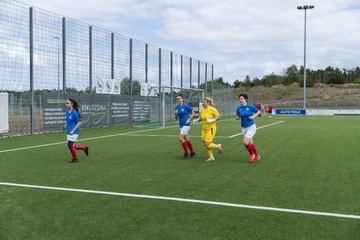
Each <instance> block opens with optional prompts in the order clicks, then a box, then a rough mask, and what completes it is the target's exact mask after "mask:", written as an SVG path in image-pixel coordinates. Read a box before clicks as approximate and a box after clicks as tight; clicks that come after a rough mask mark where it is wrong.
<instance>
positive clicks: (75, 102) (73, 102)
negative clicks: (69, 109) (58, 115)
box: [68, 98, 81, 118]
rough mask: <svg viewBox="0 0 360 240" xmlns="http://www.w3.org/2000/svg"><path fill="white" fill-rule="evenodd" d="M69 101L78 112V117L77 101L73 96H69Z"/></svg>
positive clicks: (78, 106)
mask: <svg viewBox="0 0 360 240" xmlns="http://www.w3.org/2000/svg"><path fill="white" fill-rule="evenodd" d="M68 100H69V101H70V102H72V105H73V108H74V109H75V110H76V111H77V112H78V114H79V118H81V114H80V111H79V108H80V105H79V104H78V103H77V101H76V100H75V99H73V98H69V99H68Z"/></svg>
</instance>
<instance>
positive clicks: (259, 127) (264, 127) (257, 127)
mask: <svg viewBox="0 0 360 240" xmlns="http://www.w3.org/2000/svg"><path fill="white" fill-rule="evenodd" d="M283 122H285V121H279V122H275V123H271V124H267V125H264V126H261V127H256V129H261V128H266V127H269V126H272V125H276V124H279V123H283ZM240 135H242V133H238V134H235V135H232V136H230V137H229V138H234V137H236V136H240Z"/></svg>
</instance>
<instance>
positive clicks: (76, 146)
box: [73, 144, 85, 150]
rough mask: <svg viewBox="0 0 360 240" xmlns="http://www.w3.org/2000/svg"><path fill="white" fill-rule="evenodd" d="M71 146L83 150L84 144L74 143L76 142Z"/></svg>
mask: <svg viewBox="0 0 360 240" xmlns="http://www.w3.org/2000/svg"><path fill="white" fill-rule="evenodd" d="M73 146H74V147H75V149H76V150H85V147H84V146H81V145H76V144H74V145H73Z"/></svg>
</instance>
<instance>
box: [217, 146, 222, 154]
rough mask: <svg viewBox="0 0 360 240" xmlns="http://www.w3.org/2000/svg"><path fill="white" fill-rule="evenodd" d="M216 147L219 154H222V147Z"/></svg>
mask: <svg viewBox="0 0 360 240" xmlns="http://www.w3.org/2000/svg"><path fill="white" fill-rule="evenodd" d="M217 147H218V151H219V154H222V146H221V144H218V145H217Z"/></svg>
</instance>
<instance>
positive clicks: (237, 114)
mask: <svg viewBox="0 0 360 240" xmlns="http://www.w3.org/2000/svg"><path fill="white" fill-rule="evenodd" d="M235 114H236V116H238V117H240V114H239V107H238V108H237V109H236V112H235Z"/></svg>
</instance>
